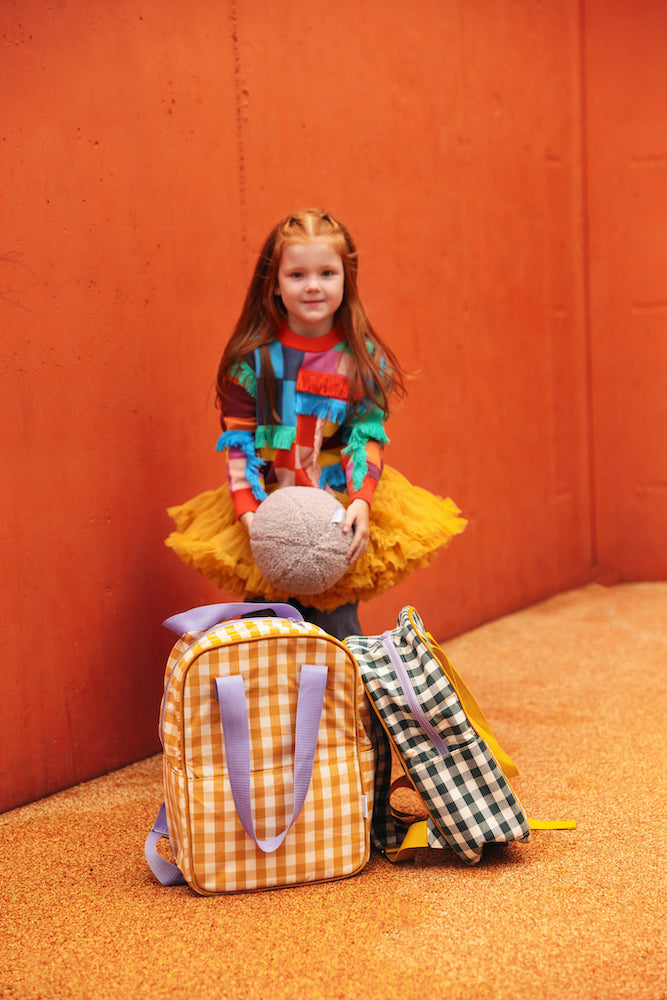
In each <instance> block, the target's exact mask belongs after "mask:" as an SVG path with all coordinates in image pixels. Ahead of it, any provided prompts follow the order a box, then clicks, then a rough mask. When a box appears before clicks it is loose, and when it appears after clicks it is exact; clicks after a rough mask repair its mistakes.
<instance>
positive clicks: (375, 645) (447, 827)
mask: <svg viewBox="0 0 667 1000" xmlns="http://www.w3.org/2000/svg"><path fill="white" fill-rule="evenodd" d="M389 636H390V637H391V641H392V642H393V644H394V646H395V648H396V650H397V652H398V654H399V656H400V658H401V661H402V663H403V664H404V666H405V669H406V671H407V674H408V677H409V680H410V683H411V685H412V688H413V690H414V692H415V694H416V696H417V699H418V701H419V705H420V706H421V709H422V710H423V712H424V714H425V715H426V718H427V720H428V722H429V723H430V724H431V726H432V727H433V728H434V729H435V730H436V731H437V734H438V736H439V737H440V738H441V739H442V740H444V742H445V744H446V748H447V750H448V751H449V753H447V754H441V753H440V752H439V751H438V750H437V749H436V747H435V746H434V745H433V742H432V740H431V738H430V737H429V735H428V734H427V733H426V732H425V731H424V730H423V729H422V726H421V724H420V723H419V721H418V720H417V719H416V718H415V716H414V714H413V712H412V709H411V708H410V706H409V703H408V698H407V697H406V693H405V691H404V690H403V688H402V686H401V683H400V680H399V678H398V677H397V674H396V670H395V668H394V666H393V664H392V662H391V659H390V656H389V654H388V652H387V651H386V649H385V648H384V646H383V643H382V636H372V637H364V636H351V637H349V638H348V639H346V640H345V645H346V646H347V647H348V648H349V649H350V651H351V652H352V654H353V655H354V657H355V658H356V660H357V662H358V664H359V668H360V670H361V675H362V678H363V681H364V685H365V687H366V691H367V693H368V695H369V697H370V699H371V703H372V705H373V707H374V708H375V711H376V713H377V716H378V718H379V720H380V722H381V723H382V727H383V730H384V732H380V733H379V734H376V737H375V739H376V749H377V769H376V795H375V808H374V815H373V844H374V846H375V847H378V848H379V849H381V850H386V849H390V848H394V847H398V846H399V845H400V844H401V842H402V840H403V838H404V837H405V834H406V827H405V825H402V824H401V823H400V822H398V821H397V820H396V819H395V818H394V817H393V816H392V814H391V811H390V808H389V785H390V782H389V772H390V769H391V754H390V752H389V745H388V743H387V739H388V740H389V741H391V743H392V744H393V746H394V748H395V749H396V751H397V753H398V755H399V756H400V757H401V759H402V762H403V765H404V767H405V770H406V773H407V775H408V777H409V779H410V781H411V782H412V784H413V785H414V787H415V788H416V789H417V791H418V792H419V794H420V795H421V797H422V799H423V801H424V804H425V806H426V808H427V809H428V812H429V819H428V820H427V834H428V844H429V846H430V847H445V846H449V847H451V848H452V849H453V850H454V851H455V852H456V854H457V855H458V856H459V857H460V858H462V859H463V860H464V861H466V862H467V863H469V864H475V863H476V862H478V861H479V860H480V858H481V856H482V848H483V846H484V844H488V843H509V842H510V841H513V840H525V839H527V838H528V836H529V834H530V830H529V826H528V820H527V819H526V817H525V815H524V812H523V810H522V808H521V805H520V803H519V802H518V800H517V799H516V797H515V795H514V792H513V791H512V789H511V787H510V785H509V783H508V781H507V778H506V777H505V775H504V774H503V772H502V770H501V768H500V766H499V764H498V762H497V761H496V759H495V757H494V756H493V753H492V752H491V750H490V749H489V746H488V745H487V743H486V741H485V740H484V739H483V738H482V737H481V736H480V735H478V733H477V732H476V731H475V729H474V727H473V724H472V723H471V721H470V720H469V718H468V716H467V715H466V712H465V710H464V708H463V706H462V704H461V700H460V698H459V696H458V694H457V693H456V690H455V689H454V686H453V684H452V683H451V682H450V678H449V677H448V676H447V674H448V671H449V672H450V677H452V676H453V673H454V672H453V668H452V667H451V664H450V663H449V661H448V660H447V657H446V656H445V654H444V653H443V652H442V650H441V649H440V648H439V647H438V646H437V644H436V643H435V642H434V640H432V639H431V637H430V636H428V635H427V634H426V633H425V631H424V625H423V622H422V620H421V618H420V617H419V615H418V614H417V612H416V610H415V609H414V608H411V607H406V608H403V610H402V611H401V613H400V615H399V618H398V627H397V628H395V629H394V630H393V631H392V632H390V633H389Z"/></svg>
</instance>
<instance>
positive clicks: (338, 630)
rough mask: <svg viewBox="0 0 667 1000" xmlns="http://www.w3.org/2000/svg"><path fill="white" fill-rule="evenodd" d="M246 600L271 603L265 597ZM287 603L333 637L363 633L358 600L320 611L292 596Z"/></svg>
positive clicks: (345, 636)
mask: <svg viewBox="0 0 667 1000" xmlns="http://www.w3.org/2000/svg"><path fill="white" fill-rule="evenodd" d="M246 602H255V603H257V604H270V603H271V602H270V601H268V600H267V599H266V598H265V597H248V598H246ZM287 603H288V604H291V605H292V607H293V608H296V610H297V611H300V612H301V614H302V615H303V618H304V621H307V622H311V624H313V625H319V627H320V628H321V629H324V631H325V632H328V633H329V635H332V636H334V638H335V639H345V638H347V636H348V635H362V634H363V633H362V631H361V625H360V624H359V602H358V601H354V602H353V603H350V604H341V605H340V607H338V608H334V609H333V611H320V610H319V609H318V608H310V607H306V606H305V605H303V604H301V602H300V601H297V600H296V598H293V597H290V598H288V601H287Z"/></svg>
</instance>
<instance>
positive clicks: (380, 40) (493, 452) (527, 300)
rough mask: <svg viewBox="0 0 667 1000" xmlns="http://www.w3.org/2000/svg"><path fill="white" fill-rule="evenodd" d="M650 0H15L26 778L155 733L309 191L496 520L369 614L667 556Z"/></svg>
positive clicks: (207, 589) (429, 438) (11, 174)
mask: <svg viewBox="0 0 667 1000" xmlns="http://www.w3.org/2000/svg"><path fill="white" fill-rule="evenodd" d="M640 6H641V8H642V17H641V18H636V16H635V11H636V8H637V4H636V3H634V2H630V0H623V2H619V3H617V4H615V5H613V13H611V12H610V8H609V7H608V5H606V4H605V3H604V0H588V2H587V3H586V5H585V8H583V11H584V12H583V14H582V10H581V9H580V5H579V4H578V3H576V2H575V0H549V2H546V3H542V4H534V3H524V2H519V0H479V2H477V0H475V2H470V0H445V2H443V0H423V2H422V3H420V5H419V16H418V17H415V5H414V3H410V2H408V0H367V2H365V3H361V4H360V3H358V2H357V0H340V2H339V3H337V4H335V5H331V4H330V3H327V2H324V0H310V2H309V3H307V4H306V3H303V2H301V0H297V2H295V3H293V4H283V3H280V2H277V0H248V2H234V0H226V2H225V0H216V2H213V0H191V2H190V3H188V4H183V3H182V2H180V0H160V2H158V0H146V2H145V3H142V4H136V3H134V2H130V0H116V2H115V3H114V4H109V3H107V2H102V0H85V2H84V0H62V2H60V3H59V4H58V5H46V4H43V3H42V2H41V0H16V2H15V3H13V4H11V5H7V6H6V7H5V8H4V9H3V11H2V20H3V60H2V64H1V66H0V73H1V74H2V95H3V98H2V103H1V105H0V123H1V125H2V127H1V129H0V140H1V143H2V146H1V148H2V158H1V159H0V171H1V172H2V175H1V180H2V193H3V201H2V213H3V215H2V241H3V242H2V245H1V246H0V311H1V313H2V343H3V355H4V364H3V367H2V370H1V378H2V387H1V398H2V406H3V416H4V420H3V423H4V431H5V432H4V444H3V472H2V480H1V486H0V489H1V490H2V494H1V499H2V509H3V512H4V524H5V538H6V542H5V545H4V557H3V561H2V587H3V608H4V612H5V616H4V617H5V657H4V659H5V668H4V670H3V681H2V699H0V706H1V707H0V724H1V728H2V733H3V751H2V756H1V758H0V809H1V808H9V807H11V806H13V805H16V804H18V803H20V802H24V801H28V800H30V799H34V798H39V797H41V796H43V795H45V794H48V793H49V792H52V791H54V790H56V789H58V788H61V787H64V786H67V785H71V784H74V783H76V782H78V781H80V780H83V779H85V778H88V777H91V776H93V775H96V774H99V773H101V772H103V771H106V770H109V769H111V768H114V767H117V766H120V765H121V764H123V763H126V762H128V761H130V760H133V759H137V758H139V757H141V756H144V755H147V754H149V753H152V752H153V751H155V750H156V749H157V747H158V743H157V737H156V724H157V709H158V703H159V697H160V690H161V683H162V671H163V665H164V658H165V655H166V652H167V650H168V646H169V642H170V640H169V638H168V636H167V635H166V634H163V630H162V629H161V627H160V622H161V620H162V619H163V618H164V617H166V616H167V615H168V614H170V613H172V612H174V611H178V610H181V609H183V608H184V607H187V606H190V605H193V604H196V603H200V602H203V601H210V600H215V599H219V597H220V595H219V594H217V593H216V592H215V591H214V589H213V588H212V587H211V586H209V585H208V584H207V583H206V582H205V581H203V580H201V578H199V577H198V576H197V575H196V574H195V573H194V571H192V570H189V569H188V568H186V567H185V566H182V565H181V564H180V563H179V562H178V560H177V559H176V557H175V556H174V555H173V554H172V553H171V552H169V551H168V550H166V549H165V548H164V547H163V545H162V540H163V537H164V536H165V534H166V533H167V532H168V530H169V523H168V519H167V517H166V514H165V513H164V511H165V508H166V506H167V505H169V504H171V503H178V502H180V501H182V500H184V499H186V498H187V497H189V496H191V495H193V494H194V493H195V492H198V491H200V490H202V489H207V488H210V487H212V486H215V485H217V483H218V481H219V479H220V477H221V476H222V469H221V466H220V458H219V456H217V455H216V454H215V453H214V451H213V444H214V442H215V438H216V436H217V418H216V413H215V410H214V406H213V392H212V381H213V376H214V372H215V367H216V364H217V360H218V357H219V355H220V352H221V349H222V345H223V343H224V340H225V339H226V337H227V335H228V332H229V329H230V326H231V324H232V323H233V321H234V319H235V318H236V315H237V313H238V310H239V307H240V303H241V300H242V297H243V294H244V291H245V286H246V284H247V281H248V277H249V273H250V269H251V267H252V263H253V260H254V256H255V253H256V250H257V248H258V246H259V244H260V242H261V240H262V238H263V237H264V235H265V233H266V231H267V230H268V228H269V227H270V226H271V225H272V224H273V222H274V221H275V220H276V219H277V218H278V217H280V216H281V215H282V214H284V213H285V212H287V211H290V210H291V209H293V208H295V207H299V206H303V205H305V204H309V203H310V204H313V203H322V204H325V205H326V206H327V207H329V208H330V210H332V211H334V212H336V213H337V214H339V215H340V216H341V217H342V218H344V219H345V220H346V221H347V223H348V224H349V226H350V228H351V229H352V231H353V233H354V234H355V236H356V238H357V241H358V243H359V245H360V248H361V251H362V264H361V267H362V270H361V287H362V292H363V297H364V300H365V302H366V305H367V308H368V310H369V312H370V314H371V316H372V318H373V320H374V322H375V324H376V325H377V326H378V328H379V329H380V330H381V331H382V332H383V334H384V335H385V336H386V337H387V339H388V340H389V341H390V342H391V343H392V344H393V346H394V347H395V348H396V349H397V351H398V352H399V353H400V354H401V356H402V357H403V358H404V360H405V362H406V364H407V365H408V366H410V367H412V368H418V369H421V372H422V374H421V376H420V378H419V379H418V380H417V381H416V382H415V383H414V385H413V388H412V392H411V395H410V398H409V400H408V401H406V402H405V403H404V404H403V405H402V406H401V407H400V408H399V409H398V411H397V412H396V414H395V415H394V416H393V417H392V419H391V422H390V427H389V430H390V435H391V437H392V443H391V445H390V446H389V449H388V453H387V458H388V460H389V461H390V462H391V463H392V464H394V465H396V466H397V467H399V468H400V469H401V470H402V471H404V472H405V473H406V474H407V475H408V476H410V477H411V478H412V479H413V480H414V481H415V482H418V483H420V484H422V485H424V486H426V487H428V488H429V489H431V490H434V491H436V492H442V493H448V494H450V495H451V496H453V497H454V498H455V499H456V500H457V501H458V502H459V503H460V504H461V506H462V507H463V508H464V510H465V512H466V514H467V515H468V516H469V518H470V525H469V528H468V530H467V532H466V533H465V535H464V536H463V537H462V538H460V539H458V540H456V541H455V543H454V545H453V546H452V548H451V550H450V551H449V552H448V553H446V554H444V555H442V556H441V557H439V558H438V560H437V561H436V563H435V565H434V566H433V567H432V568H431V569H430V570H428V571H424V572H422V573H420V574H418V575H416V576H414V577H413V578H412V579H411V580H410V581H408V582H406V583H405V584H403V585H401V586H400V587H398V588H396V590H395V591H393V592H392V593H390V594H388V595H386V596H384V597H382V598H378V599H376V600H375V601H373V602H371V603H370V604H369V605H366V606H365V607H364V608H363V611H362V622H363V624H364V626H365V627H366V629H367V630H377V629H380V628H384V627H387V625H388V624H391V623H392V621H393V620H394V618H395V615H396V612H397V610H398V609H399V608H400V607H401V606H402V604H404V603H406V602H408V601H411V602H414V603H415V604H416V605H417V606H418V607H419V608H420V610H421V611H422V613H423V615H424V617H425V619H426V621H427V624H428V626H429V628H430V629H431V630H432V631H434V632H436V633H437V634H439V635H441V636H447V635H451V634H454V633H456V632H460V631H463V630H464V629H466V628H469V627H472V626H474V625H475V624H477V623H479V622H481V621H484V620H488V619H490V618H493V617H495V616H497V615H500V614H503V613H506V612H509V611H512V610H514V609H516V608H518V607H521V606H522V605H525V604H527V603H530V602H532V601H535V600H538V599H540V598H542V597H544V596H546V595H548V594H551V593H554V592H557V591H559V590H562V589H566V588H568V587H571V586H576V585H578V584H581V583H583V582H586V581H588V580H590V579H594V578H597V577H598V576H600V575H601V574H606V576H607V578H621V579H637V578H650V577H653V576H656V575H664V573H665V568H666V559H667V551H666V544H667V543H666V539H667V531H665V527H666V511H667V496H666V492H667V491H666V490H665V480H664V468H665V465H664V451H663V446H662V444H661V443H660V442H661V437H662V435H661V434H659V433H658V432H659V429H660V427H661V426H662V424H664V416H665V398H667V396H666V393H665V389H666V388H667V377H666V375H665V367H664V359H665V320H666V313H665V308H664V303H665V299H666V298H667V294H666V292H665V287H664V284H665V279H664V274H665V267H664V265H665V263H667V247H665V243H664V239H665V237H664V233H665V231H667V227H666V226H665V222H666V221H667V220H665V212H666V207H665V199H664V197H661V193H663V194H664V168H665V162H666V160H667V157H666V156H665V152H666V151H665V149H664V141H665V140H664V129H663V123H662V108H663V107H664V100H665V96H666V90H667V87H666V86H665V84H666V81H665V64H666V60H665V59H664V58H663V55H664V52H663V41H662V40H664V39H665V38H667V13H666V12H667V8H666V7H665V6H664V5H661V4H657V3H651V2H650V0H645V2H644V3H642V4H641V5H640ZM638 20H639V21H640V22H641V23H640V24H638V23H637V21H638ZM628 81H632V82H631V84H630V83H629V82H628ZM629 345H631V350H629Z"/></svg>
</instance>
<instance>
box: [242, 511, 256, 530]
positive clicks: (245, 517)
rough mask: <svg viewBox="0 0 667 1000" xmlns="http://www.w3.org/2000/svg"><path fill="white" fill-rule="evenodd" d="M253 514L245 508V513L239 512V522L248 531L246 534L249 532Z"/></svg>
mask: <svg viewBox="0 0 667 1000" xmlns="http://www.w3.org/2000/svg"><path fill="white" fill-rule="evenodd" d="M254 516H255V514H254V512H253V511H251V510H247V511H246V512H245V514H241V516H240V518H239V521H240V522H241V524H242V525H243V527H244V528H245V530H246V531H247V532H248V534H250V525H251V524H252V520H253V518H254Z"/></svg>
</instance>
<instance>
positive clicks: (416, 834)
mask: <svg viewBox="0 0 667 1000" xmlns="http://www.w3.org/2000/svg"><path fill="white" fill-rule="evenodd" d="M528 823H529V825H530V829H531V830H575V829H576V826H577V821H576V820H574V819H529V820H528ZM421 847H428V825H427V821H426V820H425V819H423V820H420V821H419V822H418V823H412V824H411V826H410V827H409V828H408V832H407V833H406V835H405V837H404V838H403V841H402V843H401V844H400V845H399V846H398V847H388V848H387V850H386V851H385V854H386V856H387V858H388V859H389V861H393V862H397V861H412V859H413V858H414V856H415V851H417V850H419V848H421Z"/></svg>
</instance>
